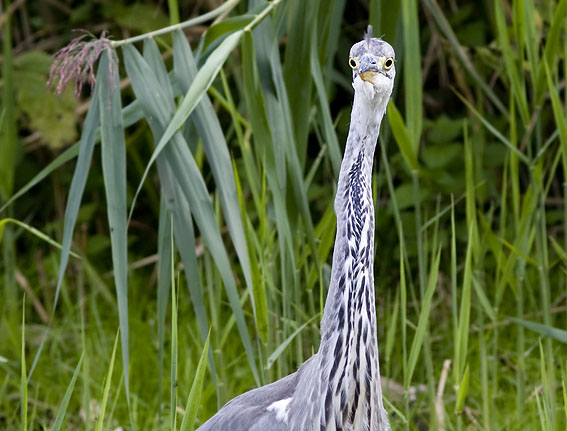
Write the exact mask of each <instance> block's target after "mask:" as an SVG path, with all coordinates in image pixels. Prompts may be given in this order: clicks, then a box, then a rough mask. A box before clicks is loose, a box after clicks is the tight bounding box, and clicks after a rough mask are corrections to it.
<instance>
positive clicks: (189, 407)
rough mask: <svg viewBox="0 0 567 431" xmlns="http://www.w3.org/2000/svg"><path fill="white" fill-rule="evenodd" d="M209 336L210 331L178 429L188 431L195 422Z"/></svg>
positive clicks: (205, 365)
mask: <svg viewBox="0 0 567 431" xmlns="http://www.w3.org/2000/svg"><path fill="white" fill-rule="evenodd" d="M210 337H211V332H210V331H209V335H207V339H206V341H205V346H204V347H203V351H202V353H201V357H200V358H199V363H198V364H197V369H196V371H195V377H194V378H193V384H192V385H191V391H190V392H189V397H188V398H187V404H186V406H185V414H184V415H183V420H182V421H181V428H180V429H179V430H180V431H189V430H192V429H193V425H194V424H195V418H196V417H197V409H198V408H199V405H200V403H201V391H202V389H203V380H204V378H205V371H206V370H207V362H206V361H205V358H206V357H207V352H208V351H209V339H210Z"/></svg>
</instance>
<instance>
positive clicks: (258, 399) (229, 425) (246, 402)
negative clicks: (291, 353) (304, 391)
mask: <svg viewBox="0 0 567 431" xmlns="http://www.w3.org/2000/svg"><path fill="white" fill-rule="evenodd" d="M296 384H297V373H293V374H290V375H289V376H286V377H284V378H282V379H280V380H277V381H275V382H274V383H270V384H269V385H266V386H262V387H261V388H257V389H252V390H251V391H248V392H245V393H244V394H242V395H239V396H237V397H236V398H234V399H232V400H230V401H229V402H228V403H226V404H225V405H224V406H223V407H222V408H221V409H220V410H219V411H218V412H217V413H216V414H215V415H214V416H213V417H212V418H210V419H209V420H208V421H207V422H205V423H204V424H203V425H201V426H200V427H199V428H198V429H197V431H264V430H270V431H287V430H288V425H287V424H286V423H284V422H283V421H281V420H277V419H276V414H275V413H274V412H273V411H268V407H269V406H270V405H271V404H272V403H274V402H276V401H280V400H282V399H285V398H289V397H291V396H292V395H293V392H294V390H295V386H296Z"/></svg>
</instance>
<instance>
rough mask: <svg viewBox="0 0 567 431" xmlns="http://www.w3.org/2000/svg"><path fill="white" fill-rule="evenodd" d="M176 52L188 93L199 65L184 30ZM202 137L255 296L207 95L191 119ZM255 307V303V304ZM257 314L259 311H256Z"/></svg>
mask: <svg viewBox="0 0 567 431" xmlns="http://www.w3.org/2000/svg"><path fill="white" fill-rule="evenodd" d="M173 50H174V57H173V61H174V72H175V77H176V79H177V83H178V85H179V88H180V90H181V92H182V93H186V92H187V91H188V90H189V87H190V85H191V81H192V80H193V79H194V78H195V76H196V75H197V73H198V72H197V64H196V62H195V59H194V58H193V54H192V53H191V48H190V46H189V43H188V42H187V38H186V37H185V35H184V34H183V32H181V31H177V32H176V33H175V35H174V39H173ZM190 120H191V122H192V123H193V124H194V125H195V128H196V129H197V132H198V133H199V136H200V137H201V140H202V143H203V148H204V149H205V153H206V154H207V160H208V162H209V165H210V167H211V170H212V172H213V176H214V178H215V182H216V185H217V192H218V194H219V197H220V201H221V205H222V208H223V214H224V218H225V220H226V223H227V225H228V229H229V233H230V236H231V238H232V243H233V244H234V248H235V249H236V253H237V255H238V259H239V260H240V265H241V268H242V272H243V274H244V278H245V280H246V285H247V286H248V290H249V292H250V295H251V296H252V297H253V288H252V275H251V271H250V262H249V259H248V248H247V246H246V239H245V236H244V227H243V224H242V219H241V217H240V207H239V205H238V197H237V194H236V185H235V181H234V173H233V170H232V163H231V160H230V154H229V153H228V145H227V143H226V140H225V138H224V133H223V130H222V128H221V125H220V122H219V120H218V117H217V115H216V112H215V109H214V108H213V105H212V103H211V101H210V100H209V98H208V97H207V96H206V95H205V96H203V99H202V100H201V102H200V103H199V104H198V105H197V107H196V108H195V111H194V112H193V114H192V115H191V117H190ZM252 303H253V304H254V303H255V302H254V301H252ZM254 313H256V310H255V308H254Z"/></svg>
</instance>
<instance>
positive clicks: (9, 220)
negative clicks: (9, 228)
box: [0, 218, 81, 259]
mask: <svg viewBox="0 0 567 431" xmlns="http://www.w3.org/2000/svg"><path fill="white" fill-rule="evenodd" d="M8 223H13V224H15V225H17V226H20V227H21V228H23V229H25V230H27V231H28V232H30V233H31V234H33V235H35V236H36V237H38V238H39V239H41V240H43V241H45V242H47V243H48V244H50V245H52V246H53V247H57V248H58V249H61V248H62V245H61V244H59V243H58V242H57V241H55V240H54V239H53V238H51V237H49V236H47V235H46V234H44V233H43V232H42V231H40V230H38V229H36V228H35V227H33V226H30V225H28V224H26V223H24V222H21V221H19V220H16V219H13V218H4V219H1V220H0V242H2V234H3V233H4V227H5V226H6V225H7V224H8ZM69 254H70V255H71V256H73V257H74V258H76V259H80V258H81V256H79V255H78V254H77V253H75V252H72V251H69Z"/></svg>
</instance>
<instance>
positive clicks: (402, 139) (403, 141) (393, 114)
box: [386, 101, 419, 171]
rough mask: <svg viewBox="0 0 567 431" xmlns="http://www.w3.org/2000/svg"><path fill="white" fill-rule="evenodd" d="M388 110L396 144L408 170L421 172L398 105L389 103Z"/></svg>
mask: <svg viewBox="0 0 567 431" xmlns="http://www.w3.org/2000/svg"><path fill="white" fill-rule="evenodd" d="M386 109H387V114H388V115H387V117H388V121H389V122H390V127H391V128H392V133H393V134H394V139H395V140H396V144H398V148H399V150H400V153H401V154H402V157H403V158H404V161H405V162H406V164H407V167H408V169H409V170H410V171H415V170H419V163H418V161H417V153H416V152H415V151H414V149H413V146H412V143H411V140H410V137H409V133H408V129H407V127H406V125H405V124H404V120H403V119H402V116H401V115H400V111H398V108H396V105H394V102H392V101H390V103H388V107H387V108H386Z"/></svg>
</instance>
